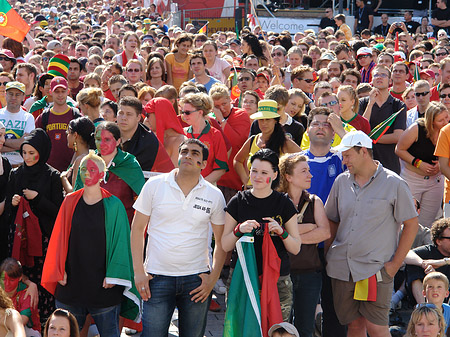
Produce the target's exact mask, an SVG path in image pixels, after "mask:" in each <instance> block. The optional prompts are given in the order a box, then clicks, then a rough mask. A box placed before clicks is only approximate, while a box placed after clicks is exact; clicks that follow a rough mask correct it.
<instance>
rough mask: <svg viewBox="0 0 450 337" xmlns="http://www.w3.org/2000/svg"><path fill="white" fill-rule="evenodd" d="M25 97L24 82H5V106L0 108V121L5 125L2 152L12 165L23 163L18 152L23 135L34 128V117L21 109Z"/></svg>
mask: <svg viewBox="0 0 450 337" xmlns="http://www.w3.org/2000/svg"><path fill="white" fill-rule="evenodd" d="M24 97H25V84H23V83H20V82H9V83H8V84H6V107H5V108H3V109H0V121H1V122H3V124H5V126H6V137H5V138H6V141H5V144H4V145H3V148H2V152H3V153H4V155H5V157H6V158H8V160H9V162H10V163H11V165H12V166H18V165H19V164H21V163H23V159H22V156H21V155H20V153H19V149H20V145H22V143H23V137H24V136H26V135H28V134H29V133H30V132H31V131H32V130H34V117H33V115H32V114H30V113H28V112H26V111H25V110H23V109H22V107H21V104H22V102H23V99H24Z"/></svg>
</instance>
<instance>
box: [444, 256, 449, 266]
mask: <svg viewBox="0 0 450 337" xmlns="http://www.w3.org/2000/svg"><path fill="white" fill-rule="evenodd" d="M449 261H450V259H449V258H448V257H444V262H445V264H447V265H448V262H449Z"/></svg>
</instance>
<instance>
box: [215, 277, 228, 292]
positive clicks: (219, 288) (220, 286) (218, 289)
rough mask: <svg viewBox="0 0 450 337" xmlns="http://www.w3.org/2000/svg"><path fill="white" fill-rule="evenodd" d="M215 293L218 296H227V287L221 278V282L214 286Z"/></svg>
mask: <svg viewBox="0 0 450 337" xmlns="http://www.w3.org/2000/svg"><path fill="white" fill-rule="evenodd" d="M214 291H215V292H216V294H219V295H225V293H226V292H227V287H225V284H224V283H223V281H222V279H220V278H219V280H218V281H217V282H216V284H215V285H214Z"/></svg>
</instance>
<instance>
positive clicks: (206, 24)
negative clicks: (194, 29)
mask: <svg viewBox="0 0 450 337" xmlns="http://www.w3.org/2000/svg"><path fill="white" fill-rule="evenodd" d="M208 23H209V22H207V23H205V25H204V26H203V27H202V28H200V29H199V30H198V33H197V34H208V33H207V32H208Z"/></svg>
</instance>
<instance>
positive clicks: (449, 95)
mask: <svg viewBox="0 0 450 337" xmlns="http://www.w3.org/2000/svg"><path fill="white" fill-rule="evenodd" d="M439 97H440V98H446V97H447V98H450V94H447V95H446V94H440V95H439Z"/></svg>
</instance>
